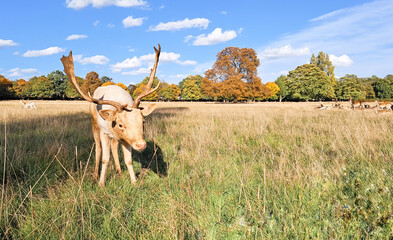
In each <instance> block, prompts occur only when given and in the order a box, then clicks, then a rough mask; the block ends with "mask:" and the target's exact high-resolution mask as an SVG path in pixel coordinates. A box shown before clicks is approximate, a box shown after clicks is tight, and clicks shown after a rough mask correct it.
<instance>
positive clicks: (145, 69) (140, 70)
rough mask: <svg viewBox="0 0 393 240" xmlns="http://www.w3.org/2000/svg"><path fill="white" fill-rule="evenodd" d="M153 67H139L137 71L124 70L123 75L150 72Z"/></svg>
mask: <svg viewBox="0 0 393 240" xmlns="http://www.w3.org/2000/svg"><path fill="white" fill-rule="evenodd" d="M150 71H151V68H148V67H147V68H139V69H138V70H135V71H130V72H122V73H121V74H122V75H141V74H148V73H150Z"/></svg>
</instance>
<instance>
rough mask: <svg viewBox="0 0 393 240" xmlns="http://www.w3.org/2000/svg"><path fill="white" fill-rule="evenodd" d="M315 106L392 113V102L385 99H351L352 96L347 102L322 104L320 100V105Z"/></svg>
mask: <svg viewBox="0 0 393 240" xmlns="http://www.w3.org/2000/svg"><path fill="white" fill-rule="evenodd" d="M316 108H317V109H320V110H329V109H333V108H337V109H352V110H356V109H359V110H366V109H371V110H374V111H375V112H376V113H393V102H387V101H374V102H367V101H358V100H352V98H349V102H338V101H336V102H334V103H331V104H323V103H322V102H321V103H320V105H319V106H317V107H316Z"/></svg>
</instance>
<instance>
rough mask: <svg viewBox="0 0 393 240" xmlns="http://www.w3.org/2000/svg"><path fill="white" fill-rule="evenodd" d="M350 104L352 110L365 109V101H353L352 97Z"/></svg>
mask: <svg viewBox="0 0 393 240" xmlns="http://www.w3.org/2000/svg"><path fill="white" fill-rule="evenodd" d="M349 104H350V105H351V108H352V110H355V108H359V109H363V108H364V101H358V100H355V101H353V100H352V97H349Z"/></svg>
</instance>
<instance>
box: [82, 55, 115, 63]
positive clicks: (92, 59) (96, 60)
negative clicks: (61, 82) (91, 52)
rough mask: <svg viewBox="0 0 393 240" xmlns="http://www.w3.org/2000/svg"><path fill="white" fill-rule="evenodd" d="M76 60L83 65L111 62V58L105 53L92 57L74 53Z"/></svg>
mask: <svg viewBox="0 0 393 240" xmlns="http://www.w3.org/2000/svg"><path fill="white" fill-rule="evenodd" d="M74 60H75V62H78V63H81V64H83V65H85V64H99V65H103V64H107V63H108V62H109V59H108V58H107V57H105V56H103V55H95V56H92V57H85V58H84V57H83V56H82V55H74Z"/></svg>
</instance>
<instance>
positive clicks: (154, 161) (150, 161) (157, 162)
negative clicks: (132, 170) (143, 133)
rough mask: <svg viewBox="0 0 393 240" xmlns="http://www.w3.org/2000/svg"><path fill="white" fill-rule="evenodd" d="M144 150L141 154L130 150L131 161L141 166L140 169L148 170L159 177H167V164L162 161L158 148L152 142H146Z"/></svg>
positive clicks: (162, 156)
mask: <svg viewBox="0 0 393 240" xmlns="http://www.w3.org/2000/svg"><path fill="white" fill-rule="evenodd" d="M146 143H147V146H146V149H145V150H144V151H142V152H138V151H135V150H132V160H133V161H137V162H139V163H140V164H141V167H142V168H146V169H150V170H152V171H153V172H154V173H156V174H157V175H158V176H160V177H164V176H167V175H168V168H169V164H168V163H166V162H165V161H164V154H163V153H162V150H161V148H160V146H158V145H157V144H156V143H155V142H154V141H147V142H146Z"/></svg>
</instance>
